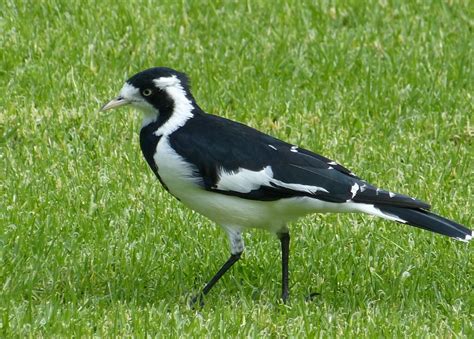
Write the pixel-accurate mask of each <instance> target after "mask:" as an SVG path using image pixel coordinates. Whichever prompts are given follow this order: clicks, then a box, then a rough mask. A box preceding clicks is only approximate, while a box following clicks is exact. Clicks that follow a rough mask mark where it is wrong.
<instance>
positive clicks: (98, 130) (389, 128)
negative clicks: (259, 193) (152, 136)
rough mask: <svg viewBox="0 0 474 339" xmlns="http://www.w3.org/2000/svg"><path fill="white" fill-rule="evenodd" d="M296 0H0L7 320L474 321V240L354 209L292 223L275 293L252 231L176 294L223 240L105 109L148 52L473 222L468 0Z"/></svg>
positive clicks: (241, 112)
mask: <svg viewBox="0 0 474 339" xmlns="http://www.w3.org/2000/svg"><path fill="white" fill-rule="evenodd" d="M290 3H292V4H286V1H247V2H245V1H202V2H198V1H196V2H192V3H187V2H185V1H171V0H170V1H159V2H156V3H155V2H152V1H148V2H147V3H146V2H145V3H141V2H138V1H129V2H125V1H123V2H119V4H117V3H116V2H114V1H90V2H85V1H84V2H83V1H53V0H47V1H41V2H40V1H35V2H27V1H8V0H2V1H1V3H0V7H1V11H0V93H1V95H0V124H1V125H0V161H1V162H0V164H1V166H0V178H1V181H0V336H5V337H6V336H21V337H23V336H31V337H38V336H45V337H49V336H71V335H75V336H91V335H96V336H114V335H136V336H138V337H142V336H144V335H145V334H148V335H160V336H164V337H167V336H173V337H178V336H181V335H183V334H184V335H187V336H191V335H194V336H201V335H206V336H209V337H215V336H222V337H224V336H229V335H230V336H253V337H260V336H263V335H265V336H270V337H280V336H289V337H295V336H303V335H307V336H313V335H317V336H321V337H326V336H331V337H332V336H342V335H343V336H350V337H357V336H361V335H362V336H369V337H375V336H412V337H418V336H428V337H458V336H459V337H471V338H472V337H473V336H474V330H473V319H474V292H473V288H474V287H473V286H474V283H473V282H474V260H473V259H474V258H473V254H474V251H473V247H472V246H469V245H467V244H463V243H461V242H456V241H453V240H450V239H448V238H445V237H441V236H437V235H434V234H431V233H428V232H425V231H422V230H418V229H415V228H411V227H406V226H403V225H399V224H396V223H391V222H388V221H384V220H380V219H374V218H370V217H368V216H362V215H339V216H338V215H314V216H311V217H308V218H305V219H303V220H301V221H300V222H299V223H295V224H294V225H291V230H292V243H291V258H290V279H291V296H292V299H291V303H290V304H289V305H286V306H285V305H282V304H280V303H279V301H278V296H279V292H280V263H279V256H280V251H279V243H278V241H277V240H276V239H275V238H274V237H273V236H271V235H269V234H266V233H263V232H260V231H251V232H248V233H247V234H246V235H245V241H246V245H247V250H246V252H245V254H244V260H242V261H240V262H239V263H238V264H237V265H236V266H235V267H234V268H233V269H232V271H231V272H230V273H229V274H228V275H226V276H225V278H224V279H223V280H222V281H221V282H219V284H218V285H217V286H216V287H215V288H214V290H213V291H212V292H211V293H210V295H209V296H208V297H207V298H206V305H205V307H204V308H203V309H201V310H198V311H196V310H192V309H189V308H188V306H187V304H186V300H187V299H188V298H189V296H190V295H191V294H192V293H195V292H196V291H198V290H199V289H200V288H201V287H202V286H203V284H204V283H205V282H206V280H207V279H209V277H210V276H211V275H212V274H213V273H214V272H215V271H216V270H217V268H218V267H219V266H220V264H222V263H223V261H224V260H225V259H227V256H228V245H227V240H226V237H225V235H224V233H223V232H222V231H221V230H220V229H219V228H218V227H215V225H214V224H212V223H211V222H210V221H208V220H207V219H205V218H204V217H201V216H199V215H197V214H195V213H193V212H191V211H189V210H187V209H186V208H184V207H183V206H181V205H180V203H179V202H177V201H176V200H174V199H173V198H172V197H171V196H170V195H169V194H167V193H166V192H165V191H164V190H163V189H162V188H161V187H160V185H159V183H158V181H157V180H156V179H155V178H154V176H153V174H152V172H151V171H150V170H149V169H148V168H147V165H146V163H145V161H144V160H143V159H142V155H141V154H140V150H139V145H138V130H139V127H140V117H139V115H138V114H137V112H134V111H131V110H127V109H122V110H119V111H115V112H112V113H110V114H104V113H98V109H99V107H100V105H101V104H103V103H104V102H105V101H107V100H108V99H110V98H112V97H113V96H115V95H116V94H117V93H118V90H119V89H120V87H121V86H122V83H123V81H124V80H125V79H126V78H127V77H128V76H130V75H132V74H134V73H135V72H138V71H140V70H142V69H144V68H148V67H151V66H157V65H161V66H169V67H173V68H176V69H179V70H182V71H185V72H187V73H188V74H189V75H190V76H191V79H192V80H193V88H194V93H195V96H196V98H197V100H198V102H199V103H200V105H201V106H202V107H203V108H204V109H205V110H207V111H208V112H212V113H215V114H219V115H222V116H226V117H229V118H232V119H234V120H238V121H241V122H244V123H247V124H249V125H251V126H254V127H257V128H259V129H261V130H263V131H265V132H268V133H270V134H272V135H275V136H277V137H280V138H283V139H285V140H287V141H290V142H293V143H297V144H299V145H301V146H302V147H306V148H309V149H312V150H314V151H317V152H318V153H321V154H324V155H326V156H328V157H330V158H332V159H335V160H337V161H339V162H341V163H343V164H345V165H346V166H347V167H349V168H351V169H352V170H353V171H354V172H356V173H357V174H358V175H360V176H361V177H363V178H366V179H367V180H369V181H370V182H373V183H374V184H378V185H380V186H382V187H384V188H387V189H390V190H393V191H398V192H402V193H406V194H411V195H414V196H416V197H418V198H420V199H423V200H426V201H429V202H431V203H432V205H433V208H434V210H435V211H437V212H439V213H441V214H443V215H445V216H447V217H449V218H452V219H455V220H457V221H459V222H461V223H463V224H465V225H470V226H471V227H473V225H474V223H473V213H472V211H473V204H472V203H473V196H474V192H473V185H472V183H473V181H474V171H473V168H474V164H473V159H474V150H473V133H474V132H473V131H474V130H473V128H474V119H473V115H472V112H473V109H474V100H473V93H474V77H473V53H472V51H473V48H474V46H473V45H474V34H473V33H472V32H473V22H474V21H473V18H474V12H473V7H472V6H471V5H470V3H469V1H449V2H441V1H417V2H415V1H413V2H405V1H393V2H392V1H369V2H367V3H365V2H359V1H355V0H354V1H349V2H346V3H345V4H338V5H334V2H332V1H321V2H320V3H319V4H316V5H315V4H312V1H305V2H296V1H294V2H290ZM408 3H409V4H408ZM311 292H319V293H321V295H320V296H318V297H317V298H316V299H315V300H313V301H311V302H307V301H305V296H307V295H308V294H310V293H311Z"/></svg>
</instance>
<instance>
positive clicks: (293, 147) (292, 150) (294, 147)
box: [290, 146, 298, 153]
mask: <svg viewBox="0 0 474 339" xmlns="http://www.w3.org/2000/svg"><path fill="white" fill-rule="evenodd" d="M290 151H291V152H294V153H298V146H291V148H290Z"/></svg>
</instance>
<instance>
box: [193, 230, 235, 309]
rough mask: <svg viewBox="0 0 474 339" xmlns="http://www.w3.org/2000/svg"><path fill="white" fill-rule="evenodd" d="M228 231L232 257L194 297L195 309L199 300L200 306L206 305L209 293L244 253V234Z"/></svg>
mask: <svg viewBox="0 0 474 339" xmlns="http://www.w3.org/2000/svg"><path fill="white" fill-rule="evenodd" d="M226 230H227V234H228V236H229V241H230V245H231V256H230V258H229V259H227V261H226V262H225V263H224V265H222V267H221V268H220V270H219V271H217V273H216V274H215V275H214V276H213V277H212V278H211V280H209V282H208V283H207V284H206V286H204V288H203V289H202V291H201V293H199V294H198V295H196V296H194V297H193V298H192V299H191V302H190V306H191V307H193V306H194V305H195V304H196V302H197V301H198V300H199V304H200V306H203V305H204V302H203V300H202V299H203V297H204V296H205V295H206V294H208V293H209V291H210V290H211V289H212V287H213V286H214V285H215V284H216V283H217V282H218V281H219V279H220V278H221V277H222V276H223V275H224V274H225V273H226V272H227V271H228V270H229V269H230V268H231V267H232V265H234V264H235V263H236V262H237V261H238V260H239V259H240V257H241V255H242V252H243V251H244V241H243V239H242V233H241V232H240V231H234V230H231V229H230V230H229V229H226Z"/></svg>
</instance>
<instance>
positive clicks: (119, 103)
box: [100, 96, 130, 112]
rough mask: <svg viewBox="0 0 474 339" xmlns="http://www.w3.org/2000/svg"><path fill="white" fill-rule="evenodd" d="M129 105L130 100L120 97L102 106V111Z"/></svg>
mask: <svg viewBox="0 0 474 339" xmlns="http://www.w3.org/2000/svg"><path fill="white" fill-rule="evenodd" d="M129 103H130V100H127V99H125V98H122V97H120V96H119V97H116V98H115V99H112V100H110V101H109V102H108V103H106V104H105V105H104V106H102V108H101V109H100V110H101V111H102V112H103V111H107V110H109V109H112V108H117V107H120V106H124V105H128V104H129Z"/></svg>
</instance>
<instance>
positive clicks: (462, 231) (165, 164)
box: [101, 67, 473, 305]
mask: <svg viewBox="0 0 474 339" xmlns="http://www.w3.org/2000/svg"><path fill="white" fill-rule="evenodd" d="M125 105H130V106H132V107H133V108H136V109H138V110H139V111H141V112H142V115H143V121H142V126H141V129H140V148H141V151H142V153H143V156H144V158H145V160H146V162H147V163H148V165H149V167H150V168H151V170H152V171H153V173H154V174H155V175H156V177H157V178H158V180H159V181H160V182H161V184H162V185H163V187H164V188H165V189H166V190H167V191H168V192H169V193H170V194H171V195H173V196H174V197H175V198H177V199H178V200H179V201H180V202H181V203H182V204H184V205H185V206H187V207H188V208H190V209H192V210H194V211H196V212H198V213H199V214H202V215H204V216H205V217H207V218H209V219H210V220H212V221H213V222H215V223H217V224H219V225H220V226H221V227H222V228H223V230H224V231H225V232H226V234H227V237H228V240H229V244H230V257H229V258H228V260H227V261H226V262H225V263H224V264H223V265H222V266H221V268H220V269H219V270H218V271H217V273H215V274H214V275H213V276H212V278H211V279H210V280H209V281H208V282H207V284H206V285H205V286H204V287H203V289H202V290H201V291H200V293H198V294H197V295H195V296H193V297H192V298H191V301H190V304H191V305H195V304H196V302H199V303H200V304H201V305H203V298H204V297H205V296H206V295H207V294H208V293H209V291H210V290H211V289H212V288H213V286H214V285H215V284H216V283H217V282H218V281H219V279H220V278H221V277H222V276H223V275H224V274H225V273H226V272H227V271H228V270H229V269H230V268H231V267H232V266H233V265H234V264H235V263H236V262H237V261H238V260H239V259H240V258H241V256H242V253H243V251H244V240H243V237H242V233H243V232H244V231H246V230H247V229H249V228H260V229H264V230H267V231H269V232H271V233H274V234H276V235H277V237H278V238H279V240H280V245H281V300H282V301H283V302H284V303H286V302H288V299H289V269H288V267H289V245H290V232H289V226H288V224H289V223H290V222H292V221H295V220H297V219H299V218H301V217H303V216H306V215H308V214H312V213H328V212H329V213H344V212H350V213H356V212H359V213H365V214H369V215H374V216H377V217H381V218H384V219H388V220H391V221H394V222H398V223H401V224H407V225H411V226H415V227H418V228H422V229H425V230H428V231H431V232H435V233H439V234H442V235H445V236H448V237H451V238H455V239H457V240H461V241H464V242H468V241H469V240H471V239H472V234H473V232H472V231H471V230H470V229H469V228H467V227H465V226H463V225H461V224H459V223H457V222H455V221H452V220H449V219H447V218H444V217H442V216H440V215H437V214H435V213H433V212H430V208H431V206H430V205H429V204H428V203H426V202H423V201H421V200H418V199H416V198H413V197H410V196H407V195H403V194H399V193H394V192H391V191H388V190H384V189H380V188H378V187H376V186H374V185H372V184H369V183H368V182H367V181H365V180H363V179H361V178H360V177H358V176H357V175H355V174H354V173H353V172H351V171H350V170H348V169H347V168H346V167H344V166H342V165H341V164H339V163H337V162H335V161H333V160H331V159H328V158H326V157H324V156H321V155H318V154H316V153H314V152H312V151H309V150H307V149H304V148H301V147H298V146H297V145H293V144H290V143H287V142H285V141H282V140H279V139H277V138H275V137H272V136H270V135H268V134H265V133H262V132H260V131H258V130H257V129H254V128H251V127H249V126H246V125H244V124H242V123H239V122H236V121H233V120H229V119H226V118H223V117H220V116H217V115H212V114H208V113H206V112H205V111H204V110H203V109H201V107H200V106H199V105H198V104H197V102H196V100H195V98H194V96H193V95H192V93H191V87H190V81H189V78H188V76H187V75H186V74H185V73H182V72H180V71H176V70H174V69H171V68H167V67H154V68H149V69H146V70H144V71H141V72H139V73H137V74H135V75H133V76H132V77H130V78H129V79H128V80H126V82H125V83H124V84H123V87H122V88H121V90H120V92H119V95H118V96H117V97H116V98H114V99H112V100H111V101H109V102H108V103H106V104H105V105H104V106H102V108H101V111H107V110H110V109H116V108H118V107H122V106H125Z"/></svg>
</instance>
